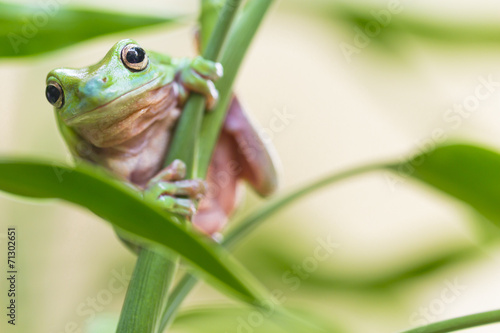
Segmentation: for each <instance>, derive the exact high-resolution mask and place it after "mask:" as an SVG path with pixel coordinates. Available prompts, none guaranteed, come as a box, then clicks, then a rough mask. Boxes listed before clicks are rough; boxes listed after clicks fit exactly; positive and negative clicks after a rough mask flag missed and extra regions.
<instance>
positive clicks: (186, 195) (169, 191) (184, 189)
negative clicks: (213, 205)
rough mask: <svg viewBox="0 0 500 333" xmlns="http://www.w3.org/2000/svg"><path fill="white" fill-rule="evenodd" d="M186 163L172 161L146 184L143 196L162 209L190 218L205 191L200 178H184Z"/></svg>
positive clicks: (203, 183)
mask: <svg viewBox="0 0 500 333" xmlns="http://www.w3.org/2000/svg"><path fill="white" fill-rule="evenodd" d="M185 176H186V165H185V164H184V162H182V161H180V160H175V161H173V162H172V163H171V164H170V165H169V166H167V167H166V168H164V169H163V170H162V171H160V172H159V173H158V174H157V175H156V176H155V177H154V178H152V179H151V180H150V181H149V182H148V184H147V185H146V189H145V190H144V198H145V199H146V200H148V201H149V202H151V203H153V204H155V205H157V206H159V207H160V208H162V209H165V210H168V211H170V212H173V213H177V214H180V215H184V216H186V217H188V218H191V217H192V216H193V215H194V214H195V213H196V209H197V206H198V202H199V201H200V200H201V199H202V198H203V197H204V195H205V193H206V188H207V187H206V183H205V181H203V180H201V179H184V178H185Z"/></svg>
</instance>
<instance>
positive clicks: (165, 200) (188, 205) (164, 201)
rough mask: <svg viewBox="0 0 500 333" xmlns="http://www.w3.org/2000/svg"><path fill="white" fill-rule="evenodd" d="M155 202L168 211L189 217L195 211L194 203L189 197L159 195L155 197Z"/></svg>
mask: <svg viewBox="0 0 500 333" xmlns="http://www.w3.org/2000/svg"><path fill="white" fill-rule="evenodd" d="M156 204H157V205H159V206H160V207H161V208H162V209H165V210H168V211H169V212H172V213H176V214H180V215H184V216H188V217H191V216H193V215H194V214H195V213H196V204H195V202H194V201H193V200H191V199H184V198H176V197H172V196H169V195H161V196H160V197H159V198H157V199H156Z"/></svg>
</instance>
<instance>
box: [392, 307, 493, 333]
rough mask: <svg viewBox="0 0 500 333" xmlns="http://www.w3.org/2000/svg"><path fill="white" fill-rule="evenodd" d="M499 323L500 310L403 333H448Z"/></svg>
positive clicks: (441, 322)
mask: <svg viewBox="0 0 500 333" xmlns="http://www.w3.org/2000/svg"><path fill="white" fill-rule="evenodd" d="M498 322H500V310H495V311H489V312H482V313H476V314H473V315H468V316H464V317H459V318H453V319H448V320H444V321H440V322H437V323H433V324H429V325H426V326H422V327H417V328H414V329H411V330H409V331H404V332H401V333H446V332H454V331H459V330H464V329H466V328H471V327H477V326H482V325H488V324H493V323H498Z"/></svg>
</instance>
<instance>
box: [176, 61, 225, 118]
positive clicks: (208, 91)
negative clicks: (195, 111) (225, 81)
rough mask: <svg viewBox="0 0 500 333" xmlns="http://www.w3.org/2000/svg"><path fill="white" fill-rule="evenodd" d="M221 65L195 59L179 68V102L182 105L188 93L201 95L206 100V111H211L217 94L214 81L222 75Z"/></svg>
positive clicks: (215, 102) (217, 97)
mask: <svg viewBox="0 0 500 333" xmlns="http://www.w3.org/2000/svg"><path fill="white" fill-rule="evenodd" d="M223 72H224V71H223V69H222V65H221V64H219V63H217V62H213V61H209V60H205V59H203V58H202V57H196V58H194V59H193V60H192V61H191V62H189V63H187V64H186V65H184V66H182V67H181V70H180V71H179V74H178V83H179V100H180V102H181V104H183V103H184V102H185V101H186V99H187V97H188V95H189V92H190V91H193V92H196V93H199V94H202V95H203V96H205V98H206V100H207V109H208V110H211V109H213V108H214V107H215V105H216V104H217V101H218V99H219V92H218V91H217V89H216V88H215V85H214V81H216V80H218V79H220V78H221V77H222V75H223Z"/></svg>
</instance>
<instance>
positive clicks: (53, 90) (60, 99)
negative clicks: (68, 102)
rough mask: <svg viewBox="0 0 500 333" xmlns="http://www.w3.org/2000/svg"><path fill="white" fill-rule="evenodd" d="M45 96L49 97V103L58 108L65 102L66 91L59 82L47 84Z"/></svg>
mask: <svg viewBox="0 0 500 333" xmlns="http://www.w3.org/2000/svg"><path fill="white" fill-rule="evenodd" d="M45 97H47V100H48V101H49V103H50V104H52V105H54V106H55V107H56V108H60V107H62V106H63V104H64V92H63V90H62V88H61V86H60V85H59V83H57V82H51V83H49V84H47V88H45Z"/></svg>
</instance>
